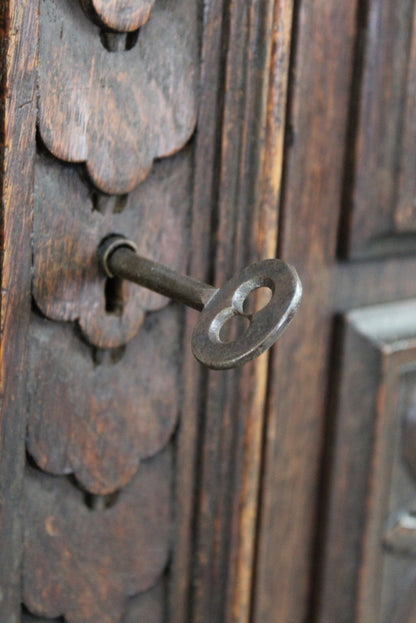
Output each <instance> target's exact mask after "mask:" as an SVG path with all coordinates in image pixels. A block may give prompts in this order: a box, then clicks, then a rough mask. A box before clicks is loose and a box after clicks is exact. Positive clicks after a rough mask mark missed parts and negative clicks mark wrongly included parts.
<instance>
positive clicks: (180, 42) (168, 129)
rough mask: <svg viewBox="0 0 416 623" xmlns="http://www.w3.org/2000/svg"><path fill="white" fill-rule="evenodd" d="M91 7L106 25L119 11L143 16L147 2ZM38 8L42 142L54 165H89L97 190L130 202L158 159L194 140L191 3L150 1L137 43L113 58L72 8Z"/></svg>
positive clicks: (98, 0)
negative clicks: (59, 162) (128, 198)
mask: <svg viewBox="0 0 416 623" xmlns="http://www.w3.org/2000/svg"><path fill="white" fill-rule="evenodd" d="M92 4H93V5H94V6H95V7H96V8H97V10H98V12H99V13H100V14H101V15H102V17H103V19H104V20H105V19H106V17H105V16H107V15H108V16H111V15H113V13H114V15H118V14H122V13H123V11H122V8H123V7H124V8H125V9H126V12H127V14H128V13H129V10H128V9H129V8H130V9H131V10H133V9H134V10H136V11H139V9H140V7H141V8H142V9H143V8H146V6H147V8H149V6H148V5H149V3H148V2H143V1H142V2H133V1H130V2H128V1H127V0H125V1H124V2H121V3H115V2H105V1H104V0H94V2H92ZM40 6H41V9H40V38H39V70H38V75H39V120H38V121H39V131H40V135H41V137H42V139H43V141H44V143H45V145H46V147H47V148H48V150H49V151H50V152H51V153H52V154H54V155H55V156H56V157H58V158H60V159H61V160H64V161H67V162H84V163H86V168H87V171H88V174H89V176H90V178H91V180H92V181H93V183H94V184H95V185H96V186H97V187H98V188H99V189H101V190H102V191H104V192H106V193H108V194H114V195H120V194H125V193H128V192H130V191H131V190H133V188H135V187H136V186H137V185H138V184H139V183H140V182H142V181H143V180H144V179H145V177H146V176H147V175H148V173H149V171H150V169H151V166H152V163H153V161H154V159H155V158H161V157H163V156H168V155H170V154H173V153H175V152H176V151H178V150H179V149H180V148H181V147H182V146H183V145H184V144H185V143H186V142H187V141H188V139H189V138H190V136H191V135H192V133H193V130H194V127H195V121H196V75H197V71H196V70H197V58H198V51H197V27H196V24H197V19H196V10H197V3H196V2H195V0H174V1H172V0H171V1H167V2H166V1H165V2H156V4H155V6H154V7H153V11H152V13H151V18H150V19H149V20H148V22H147V23H146V24H145V26H143V27H142V28H141V30H140V36H139V39H138V41H137V44H136V45H135V46H134V47H133V49H131V50H129V51H124V52H119V53H111V52H109V51H108V50H107V49H105V47H104V46H103V45H102V43H101V41H100V32H99V28H98V26H96V25H95V24H93V23H92V22H91V21H90V20H89V19H88V17H87V16H86V15H85V13H84V12H83V11H82V9H81V6H80V4H79V3H78V2H69V1H66V0H59V1H58V2H56V1H55V0H41V2H40ZM117 7H118V8H117ZM108 19H109V20H110V22H111V17H108ZM139 21H140V20H139ZM162 42H163V45H161V43H162Z"/></svg>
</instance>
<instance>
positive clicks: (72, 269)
mask: <svg viewBox="0 0 416 623" xmlns="http://www.w3.org/2000/svg"><path fill="white" fill-rule="evenodd" d="M190 184H191V171H190V161H189V158H188V156H187V154H186V150H185V152H182V153H181V154H178V155H177V156H175V157H174V158H169V159H167V160H164V161H162V162H160V163H157V165H156V166H155V167H154V169H153V171H152V173H151V175H150V176H149V178H148V179H147V180H146V181H145V182H144V183H143V184H141V185H140V186H139V187H138V188H137V189H136V190H135V191H133V192H132V193H130V195H128V196H126V197H108V196H105V195H100V194H98V193H97V194H96V195H95V196H94V195H93V196H92V195H91V193H90V191H89V189H88V188H87V186H86V185H85V184H84V183H83V182H82V180H81V178H80V176H79V174H78V172H77V169H76V168H75V167H62V166H61V165H60V164H59V162H57V161H56V160H55V159H53V158H51V157H46V156H39V157H38V162H37V166H36V178H35V200H34V202H35V205H34V219H33V248H34V277H33V296H34V298H35V301H36V303H37V305H38V307H39V309H40V310H41V311H42V312H43V313H44V314H45V316H47V317H48V318H50V319H52V320H60V321H78V323H79V326H80V328H81V330H82V332H83V334H84V336H85V337H86V338H87V340H88V341H89V342H90V343H92V344H94V345H96V346H99V347H100V348H114V347H117V346H120V345H121V344H125V343H126V342H128V341H129V340H130V339H131V338H132V337H133V336H134V335H136V333H137V331H138V330H139V328H140V326H141V324H142V322H143V318H144V312H145V311H154V310H157V309H160V308H162V307H163V306H164V305H166V303H167V301H168V300H167V299H166V298H165V297H162V296H160V295H158V294H154V293H152V292H150V291H149V290H146V289H145V288H140V287H139V286H137V285H134V284H129V283H127V282H126V283H123V286H122V292H121V297H122V301H121V307H120V309H116V310H113V311H111V310H110V312H109V311H108V310H106V307H108V301H107V299H106V291H105V286H106V279H105V277H104V275H103V274H101V272H100V270H99V266H98V262H97V250H98V246H99V244H100V241H101V240H102V239H103V238H105V237H106V236H108V235H109V234H111V233H120V234H124V235H126V236H128V237H129V238H131V239H133V240H134V241H135V242H136V244H137V246H138V249H139V252H140V253H141V254H142V255H144V256H147V257H150V258H152V259H154V260H156V261H159V262H162V263H163V264H167V265H168V266H171V267H172V268H174V269H176V270H179V271H183V270H184V269H185V260H186V255H187V245H186V243H185V241H186V238H187V230H188V226H187V220H188V218H189V217H188V215H189V212H190V205H189V202H190V194H191V193H190ZM120 210H122V211H121V212H120ZM51 232H53V235H51ZM107 294H108V293H107Z"/></svg>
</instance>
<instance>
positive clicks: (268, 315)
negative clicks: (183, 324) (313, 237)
mask: <svg viewBox="0 0 416 623" xmlns="http://www.w3.org/2000/svg"><path fill="white" fill-rule="evenodd" d="M99 258H100V264H101V267H102V268H103V270H104V272H105V273H106V275H107V276H108V277H110V278H114V277H118V278H120V279H128V280H129V281H133V282H134V283H137V284H138V285H141V286H144V287H145V288H148V289H150V290H153V291H154V292H158V293H159V294H163V295H165V296H168V297H170V298H172V299H175V300H177V301H180V302H181V303H184V304H185V305H188V306H189V307H192V308H193V309H197V310H198V311H200V312H201V315H200V317H199V319H198V322H197V324H196V325H195V329H194V331H193V334H192V352H193V354H194V355H195V357H196V358H197V359H198V361H200V362H201V363H202V364H204V365H205V366H208V367H209V368H213V369H216V370H221V369H226V368H234V367H235V366H238V365H241V364H243V363H245V362H246V361H250V359H254V358H255V357H257V356H258V355H261V353H263V352H264V351H265V350H267V349H268V348H270V346H272V344H274V342H275V341H276V340H277V338H278V337H279V336H280V335H281V333H282V332H283V330H284V329H285V328H286V326H287V325H288V324H289V322H290V321H291V320H292V318H293V316H294V314H295V312H296V310H297V308H298V306H299V303H300V299H301V296H302V286H301V283H300V280H299V277H298V275H297V273H296V271H295V269H294V268H293V267H292V266H290V265H289V264H286V262H283V261H282V260H276V259H270V260H263V261H262V262H256V263H255V264H251V265H250V266H247V267H246V268H244V269H243V270H242V271H240V272H239V273H237V274H236V275H234V277H232V278H231V279H230V280H229V281H228V282H227V283H226V284H225V285H224V286H223V287H222V288H219V289H218V288H214V287H213V286H210V285H207V284H205V283H202V282H201V281H197V280H196V279H192V277H187V276H186V275H181V274H180V273H177V272H175V271H173V270H171V269H170V268H168V267H167V266H163V265H162V264H159V263H157V262H153V261H152V260H149V259H147V258H144V257H141V256H140V255H139V254H138V252H137V248H136V245H135V244H134V242H132V241H131V240H128V239H126V238H124V237H122V236H110V237H109V238H107V239H105V240H104V242H103V243H102V244H101V246H100V249H99ZM258 288H268V289H269V290H270V292H271V298H270V300H269V302H268V303H266V304H265V305H264V307H263V308H262V309H260V310H258V311H256V312H254V313H249V312H247V311H246V301H247V299H248V297H249V296H250V294H251V293H252V292H254V291H255V290H257V289H258ZM236 318H237V319H238V318H240V319H244V320H245V322H246V323H247V324H248V328H247V329H246V330H245V331H244V332H243V333H242V334H240V335H238V336H237V337H235V338H234V339H231V340H230V339H229V338H227V337H225V336H224V333H225V331H224V329H225V328H226V326H227V324H229V323H230V322H231V321H232V320H233V319H234V320H235V319H236Z"/></svg>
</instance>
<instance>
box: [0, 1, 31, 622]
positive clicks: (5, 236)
mask: <svg viewBox="0 0 416 623" xmlns="http://www.w3.org/2000/svg"><path fill="white" fill-rule="evenodd" d="M36 41H37V2H35V1H34V2H31V3H30V4H29V5H28V4H27V3H26V2H21V1H20V0H10V1H9V0H7V1H6V2H2V3H1V5H0V81H1V85H0V180H1V205H0V276H1V289H0V457H1V458H0V509H1V512H0V538H1V547H0V611H1V617H2V618H3V619H4V620H5V621H8V622H10V623H20V605H19V602H20V601H21V595H20V566H21V553H22V521H21V520H22V497H21V494H22V485H23V469H24V438H25V411H24V402H25V380H26V368H27V359H26V348H27V341H26V336H27V328H28V322H29V312H30V264H31V250H30V231H31V210H32V204H31V193H32V180H33V159H34V153H35V120H36V97H35V93H36V91H35V80H36V76H35V69H36V58H37V51H36Z"/></svg>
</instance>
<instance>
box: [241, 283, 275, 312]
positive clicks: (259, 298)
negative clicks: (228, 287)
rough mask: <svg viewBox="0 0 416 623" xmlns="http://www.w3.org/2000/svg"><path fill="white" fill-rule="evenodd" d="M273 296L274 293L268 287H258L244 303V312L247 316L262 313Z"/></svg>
mask: <svg viewBox="0 0 416 623" xmlns="http://www.w3.org/2000/svg"><path fill="white" fill-rule="evenodd" d="M272 296H273V291H272V289H271V288H269V287H268V286H258V287H257V288H255V289H254V290H252V291H251V292H249V294H248V295H247V297H246V298H245V299H244V302H243V312H244V313H245V314H249V315H253V314H255V313H256V312H258V311H260V310H261V309H263V308H264V307H266V305H267V304H268V303H270V300H271V298H272Z"/></svg>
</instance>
